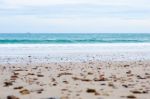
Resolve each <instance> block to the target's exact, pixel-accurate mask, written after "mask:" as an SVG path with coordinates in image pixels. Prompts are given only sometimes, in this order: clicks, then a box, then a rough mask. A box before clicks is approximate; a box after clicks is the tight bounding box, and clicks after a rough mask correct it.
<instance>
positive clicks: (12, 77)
mask: <svg viewBox="0 0 150 99" xmlns="http://www.w3.org/2000/svg"><path fill="white" fill-rule="evenodd" d="M17 78H18V76H16V75H12V76H11V77H10V80H16V79H17Z"/></svg>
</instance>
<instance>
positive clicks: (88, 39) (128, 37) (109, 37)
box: [0, 33, 150, 44]
mask: <svg viewBox="0 0 150 99" xmlns="http://www.w3.org/2000/svg"><path fill="white" fill-rule="evenodd" d="M93 43H95V44H99V43H150V34H146V33H138V34H137V33H0V44H93Z"/></svg>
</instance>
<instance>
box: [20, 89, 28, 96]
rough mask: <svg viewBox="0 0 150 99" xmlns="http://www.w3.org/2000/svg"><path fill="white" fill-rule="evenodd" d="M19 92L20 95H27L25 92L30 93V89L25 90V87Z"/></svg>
mask: <svg viewBox="0 0 150 99" xmlns="http://www.w3.org/2000/svg"><path fill="white" fill-rule="evenodd" d="M20 93H21V94H22V95H27V94H30V91H29V90H27V89H24V90H21V91H20Z"/></svg>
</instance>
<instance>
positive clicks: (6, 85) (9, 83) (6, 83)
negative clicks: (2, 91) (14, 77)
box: [4, 81, 13, 87]
mask: <svg viewBox="0 0 150 99" xmlns="http://www.w3.org/2000/svg"><path fill="white" fill-rule="evenodd" d="M12 85H13V84H12V82H11V81H8V82H4V87H8V86H12Z"/></svg>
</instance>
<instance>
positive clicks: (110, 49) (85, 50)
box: [0, 43, 150, 62]
mask: <svg viewBox="0 0 150 99" xmlns="http://www.w3.org/2000/svg"><path fill="white" fill-rule="evenodd" d="M29 55H30V56H33V57H34V58H33V59H32V60H33V61H34V62H39V61H45V60H46V59H48V61H66V60H67V61H68V60H69V61H76V60H77V61H78V60H91V59H93V58H94V59H95V60H110V59H111V60H140V59H150V43H113V44H110V43H108V44H1V45H0V58H1V61H6V59H8V58H12V61H14V60H15V58H16V57H17V58H18V60H19V58H23V57H24V58H26V59H27V58H28V57H27V56H29ZM45 57H47V58H46V59H45ZM13 59H14V60H13ZM27 60H28V59H27ZM20 61H21V60H20Z"/></svg>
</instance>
